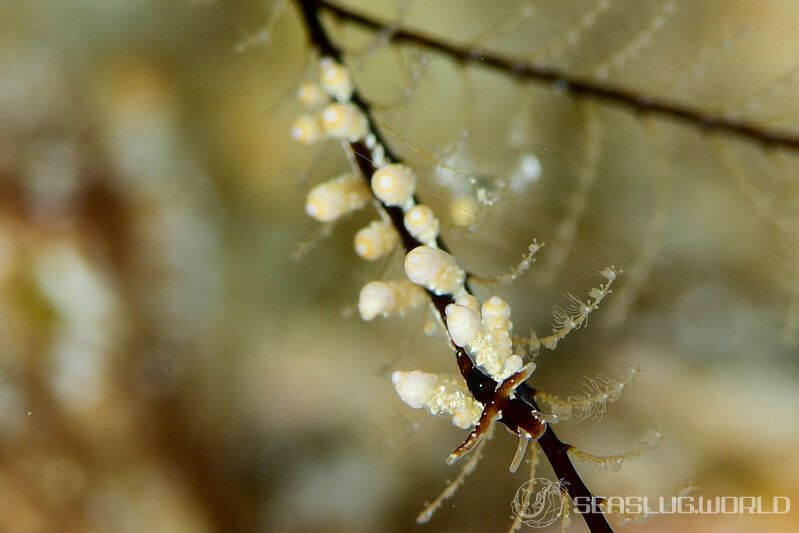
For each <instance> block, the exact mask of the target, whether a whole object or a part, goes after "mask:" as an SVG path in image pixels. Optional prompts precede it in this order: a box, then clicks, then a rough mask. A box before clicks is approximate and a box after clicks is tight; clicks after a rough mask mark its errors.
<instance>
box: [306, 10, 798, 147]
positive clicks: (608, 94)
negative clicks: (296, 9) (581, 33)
mask: <svg viewBox="0 0 799 533" xmlns="http://www.w3.org/2000/svg"><path fill="white" fill-rule="evenodd" d="M315 3H316V4H317V5H318V6H319V7H322V8H324V9H325V11H327V12H329V13H331V14H332V15H335V16H336V17H338V18H340V19H341V20H346V21H349V22H354V23H356V24H359V25H361V26H364V27H366V28H370V29H373V30H376V31H381V30H385V29H386V27H387V25H386V24H385V23H384V22H381V21H379V20H376V19H374V18H371V17H368V16H366V15H362V14H359V13H355V12H353V11H350V10H349V9H347V8H344V7H341V6H338V5H336V4H334V3H331V2H328V1H327V0H319V1H317V2H315ZM390 37H391V41H392V42H395V43H406V44H413V45H416V46H420V47H423V48H427V49H428V50H433V51H436V52H439V53H441V54H444V55H447V56H449V57H452V58H453V59H455V60H456V61H459V62H461V63H472V64H475V65H480V66H482V67H485V68H488V69H493V70H497V71H501V72H504V73H505V74H507V75H508V76H511V77H513V78H516V79H519V80H530V81H534V82H539V83H545V84H549V85H552V86H553V87H556V88H557V90H558V91H561V92H563V93H565V94H570V95H572V96H575V97H577V98H590V99H593V100H598V101H605V102H608V103H612V104H616V105H618V106H620V107H623V108H627V109H630V110H632V111H635V112H638V113H646V114H651V115H660V116H664V117H669V118H672V119H675V120H678V121H680V122H683V123H686V124H689V125H691V126H693V127H695V128H697V129H700V130H704V131H713V132H719V133H725V134H727V135H731V136H735V137H740V138H744V139H749V140H751V141H755V142H757V143H759V144H761V145H763V146H765V147H782V148H787V149H789V150H799V134H796V133H792V132H789V131H784V130H778V129H774V128H769V127H768V126H763V125H760V124H754V123H752V122H747V121H745V120H741V119H738V118H733V117H730V116H724V115H723V114H718V113H712V112H710V113H707V112H704V111H702V110H700V109H697V108H696V107H693V106H691V105H686V104H683V103H680V102H675V101H672V100H667V99H663V98H657V97H653V96H649V95H646V94H643V93H639V92H636V91H634V90H631V89H627V88H624V87H618V86H611V85H605V84H602V83H598V82H596V81H594V80H591V79H588V78H582V77H579V76H576V75H574V74H571V73H569V72H565V71H562V70H560V69H558V68H556V67H551V66H543V65H531V64H529V63H527V62H524V61H522V60H517V59H513V58H510V57H504V56H501V55H497V54H494V53H492V52H489V51H487V50H482V49H476V48H470V47H468V46H462V45H458V44H453V43H449V42H445V41H442V40H439V39H437V38H435V37H432V36H429V35H425V34H422V33H419V32H416V31H413V30H408V29H403V28H397V29H392V31H391V34H390Z"/></svg>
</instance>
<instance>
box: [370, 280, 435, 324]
mask: <svg viewBox="0 0 799 533" xmlns="http://www.w3.org/2000/svg"><path fill="white" fill-rule="evenodd" d="M426 302H427V295H426V294H425V292H424V291H423V290H422V289H421V287H419V286H418V285H414V284H413V283H411V282H410V281H408V280H407V279H402V280H392V281H370V282H369V283H367V284H366V285H364V286H363V288H362V289H361V293H360V296H359V298H358V312H360V314H361V318H362V319H364V320H366V321H369V320H372V319H374V318H375V317H376V316H382V317H386V318H387V317H389V316H392V315H399V316H402V315H404V314H405V313H406V312H407V311H408V310H410V309H413V308H415V307H419V306H420V305H422V304H424V303H426Z"/></svg>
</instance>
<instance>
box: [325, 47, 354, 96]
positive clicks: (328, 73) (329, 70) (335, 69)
mask: <svg viewBox="0 0 799 533" xmlns="http://www.w3.org/2000/svg"><path fill="white" fill-rule="evenodd" d="M319 82H320V84H321V85H322V89H324V91H325V92H326V93H327V94H329V95H330V96H332V97H333V98H335V99H336V100H338V101H339V102H346V101H347V100H349V99H350V98H351V97H352V92H353V90H354V85H353V83H352V76H350V71H349V70H348V69H347V67H345V66H343V65H340V64H338V63H337V62H336V61H335V60H334V59H332V58H330V57H323V58H322V59H320V60H319Z"/></svg>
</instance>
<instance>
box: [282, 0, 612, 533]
mask: <svg viewBox="0 0 799 533" xmlns="http://www.w3.org/2000/svg"><path fill="white" fill-rule="evenodd" d="M297 3H298V5H299V7H300V9H301V12H302V16H303V21H304V23H305V26H306V29H307V31H308V34H309V37H310V40H311V43H312V44H313V46H315V47H316V48H317V50H318V51H319V53H320V54H321V55H323V56H327V57H331V58H333V59H335V60H337V61H339V62H341V61H342V59H343V58H342V52H341V50H340V49H339V48H338V47H337V46H336V45H335V44H334V43H333V42H332V41H331V40H330V38H329V37H328V35H327V32H326V31H325V29H324V27H323V26H322V23H321V21H320V19H319V7H320V6H321V5H322V4H323V2H318V1H315V0H297ZM351 101H352V102H353V103H354V104H355V105H356V106H358V107H359V108H360V109H361V111H363V113H364V114H365V115H366V117H367V119H368V120H369V126H370V129H371V132H372V133H373V134H374V135H375V136H376V137H377V140H378V142H379V143H381V144H382V145H383V146H384V147H385V149H386V156H387V158H388V159H389V160H391V161H392V162H395V163H397V162H400V160H399V158H398V157H397V156H396V155H395V154H393V153H392V152H391V150H390V148H389V146H388V144H387V143H386V142H385V140H384V139H382V137H381V135H380V131H379V130H378V129H377V127H376V125H375V124H374V120H373V117H372V113H371V109H370V106H369V104H368V103H367V102H365V101H364V100H363V99H362V98H361V97H360V95H359V94H358V91H357V90H356V91H355V93H354V94H353V96H352V99H351ZM349 148H350V150H351V151H352V152H353V154H355V163H356V164H357V166H358V168H359V169H360V171H361V174H362V175H363V177H364V178H365V179H366V180H369V179H370V177H371V176H372V174H373V173H374V172H375V171H376V170H377V167H376V166H375V164H374V163H373V162H372V161H371V159H370V154H371V151H370V150H369V148H367V146H366V145H365V144H364V143H362V142H354V143H350V145H349ZM383 209H384V210H385V211H386V213H387V214H388V216H389V218H390V219H391V221H392V225H393V226H394V228H395V229H396V230H397V232H398V233H399V235H400V237H401V240H402V244H403V247H404V248H405V250H406V251H410V250H412V249H413V248H416V247H417V246H420V245H421V244H422V243H420V242H418V241H417V240H416V239H414V237H413V236H412V235H411V234H410V233H408V231H407V230H406V229H405V225H404V224H403V212H402V210H401V209H400V208H398V207H393V206H387V205H383ZM438 246H439V247H440V248H442V249H444V250H447V246H446V244H445V243H444V242H443V240H441V239H438ZM470 292H471V291H470ZM428 295H429V296H430V299H431V301H432V303H433V305H434V306H435V308H436V310H437V311H438V314H439V316H440V317H441V320H442V322H444V323H446V318H445V313H444V309H445V308H446V306H447V305H448V304H450V303H453V299H452V297H451V296H450V295H446V294H444V295H439V294H434V293H432V292H430V291H428ZM454 348H455V351H456V356H457V362H458V368H459V370H460V373H461V375H462V376H463V378H464V379H465V380H466V383H467V385H468V386H469V390H470V391H471V393H472V394H473V395H474V397H475V398H476V399H477V400H478V401H481V402H482V403H485V401H486V398H488V397H490V396H491V395H493V394H494V392H495V389H496V386H497V383H496V382H495V381H494V380H493V379H491V377H489V376H487V375H486V374H484V373H483V372H482V371H480V369H478V368H477V367H475V366H474V364H473V363H472V361H471V359H470V358H469V356H468V355H467V354H466V352H465V351H464V350H463V349H462V348H458V347H454ZM534 392H535V391H534V390H533V389H532V388H530V387H529V386H527V385H521V386H520V387H519V388H517V389H516V398H514V399H513V400H511V402H510V403H509V406H508V407H507V408H505V409H503V418H501V419H500V420H499V421H500V422H501V423H503V424H505V425H507V426H508V427H509V428H511V429H512V430H514V432H515V430H516V428H517V427H519V425H520V423H519V422H520V418H521V417H529V420H528V423H529V425H534V424H535V423H538V422H537V421H535V420H534V416H533V410H535V411H538V405H537V404H536V402H535V399H534V397H533V394H534ZM505 411H508V412H507V413H506V412H505ZM512 426H516V427H512ZM538 443H539V445H540V446H541V448H542V449H543V451H544V455H546V457H547V459H548V460H549V462H550V464H551V465H552V469H553V470H554V472H555V475H556V476H557V477H558V479H560V480H563V481H565V482H566V490H567V491H568V494H569V496H570V497H571V498H572V499H573V500H574V499H575V498H580V499H581V501H589V500H593V499H594V496H593V495H592V494H591V491H590V490H589V489H588V487H586V486H585V483H583V480H582V479H580V476H579V474H578V473H577V471H576V470H575V469H574V465H572V463H571V460H570V459H569V456H568V451H569V449H570V448H571V446H569V445H568V444H564V443H563V442H561V441H560V440H559V439H558V437H557V435H555V432H554V431H553V430H552V428H551V427H550V426H547V428H546V430H545V432H544V434H543V435H542V436H541V438H540V439H539V440H538ZM583 518H584V519H585V522H586V524H587V525H588V528H589V529H590V530H591V531H592V532H595V533H596V532H608V531H610V532H612V531H613V530H612V529H611V527H610V525H609V524H608V522H607V520H606V519H605V516H604V515H603V514H602V513H601V512H587V513H583Z"/></svg>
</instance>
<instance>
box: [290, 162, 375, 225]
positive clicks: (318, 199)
mask: <svg viewBox="0 0 799 533" xmlns="http://www.w3.org/2000/svg"><path fill="white" fill-rule="evenodd" d="M371 198H372V195H371V194H370V192H369V188H368V187H366V184H365V183H364V181H363V180H362V179H360V178H359V177H357V176H355V175H354V174H351V173H347V174H343V175H341V176H339V177H338V178H335V179H332V180H330V181H326V182H324V183H320V184H319V185H317V186H316V187H314V188H313V189H311V190H310V192H309V193H308V197H307V199H306V201H305V212H306V213H307V214H308V215H309V216H310V217H312V218H315V219H316V220H318V221H320V222H331V221H333V220H335V219H337V218H339V217H341V216H342V215H346V214H347V213H350V212H352V211H355V210H358V209H361V208H362V207H363V206H365V205H366V204H367V202H369V200H370V199H371Z"/></svg>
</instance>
